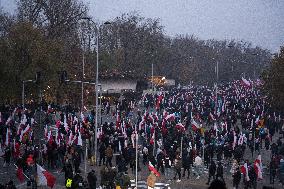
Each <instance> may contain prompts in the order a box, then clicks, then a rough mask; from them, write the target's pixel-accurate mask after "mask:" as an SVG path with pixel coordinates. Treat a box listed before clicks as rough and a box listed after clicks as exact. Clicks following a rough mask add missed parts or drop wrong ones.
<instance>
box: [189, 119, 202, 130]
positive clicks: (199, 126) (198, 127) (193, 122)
mask: <svg viewBox="0 0 284 189" xmlns="http://www.w3.org/2000/svg"><path fill="white" fill-rule="evenodd" d="M191 126H192V130H193V131H196V130H197V129H200V128H201V125H200V124H198V123H197V122H196V121H195V120H194V119H192V120H191Z"/></svg>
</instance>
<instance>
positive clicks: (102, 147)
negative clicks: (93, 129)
mask: <svg viewBox="0 0 284 189" xmlns="http://www.w3.org/2000/svg"><path fill="white" fill-rule="evenodd" d="M105 150H106V147H105V144H104V142H102V143H101V145H100V147H99V152H100V161H99V166H101V164H102V162H103V165H105V156H106V153H105Z"/></svg>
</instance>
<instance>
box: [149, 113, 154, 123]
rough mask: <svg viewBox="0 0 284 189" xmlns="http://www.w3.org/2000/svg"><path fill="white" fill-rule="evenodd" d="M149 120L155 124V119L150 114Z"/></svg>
mask: <svg viewBox="0 0 284 189" xmlns="http://www.w3.org/2000/svg"><path fill="white" fill-rule="evenodd" d="M148 118H149V120H150V122H151V123H154V118H153V116H152V115H151V114H149V116H148Z"/></svg>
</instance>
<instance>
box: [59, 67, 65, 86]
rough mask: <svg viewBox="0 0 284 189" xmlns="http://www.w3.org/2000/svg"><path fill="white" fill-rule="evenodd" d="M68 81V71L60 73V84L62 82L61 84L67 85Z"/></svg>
mask: <svg viewBox="0 0 284 189" xmlns="http://www.w3.org/2000/svg"><path fill="white" fill-rule="evenodd" d="M66 80H67V71H65V70H64V71H62V72H61V73H60V80H59V82H60V84H62V83H65V82H66Z"/></svg>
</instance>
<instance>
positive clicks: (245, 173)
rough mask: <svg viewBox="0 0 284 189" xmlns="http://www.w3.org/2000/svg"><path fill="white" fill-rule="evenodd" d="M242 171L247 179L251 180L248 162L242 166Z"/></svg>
mask: <svg viewBox="0 0 284 189" xmlns="http://www.w3.org/2000/svg"><path fill="white" fill-rule="evenodd" d="M241 172H242V173H243V174H244V175H245V179H246V181H250V180H249V176H248V164H247V163H245V164H244V165H243V166H241Z"/></svg>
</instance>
